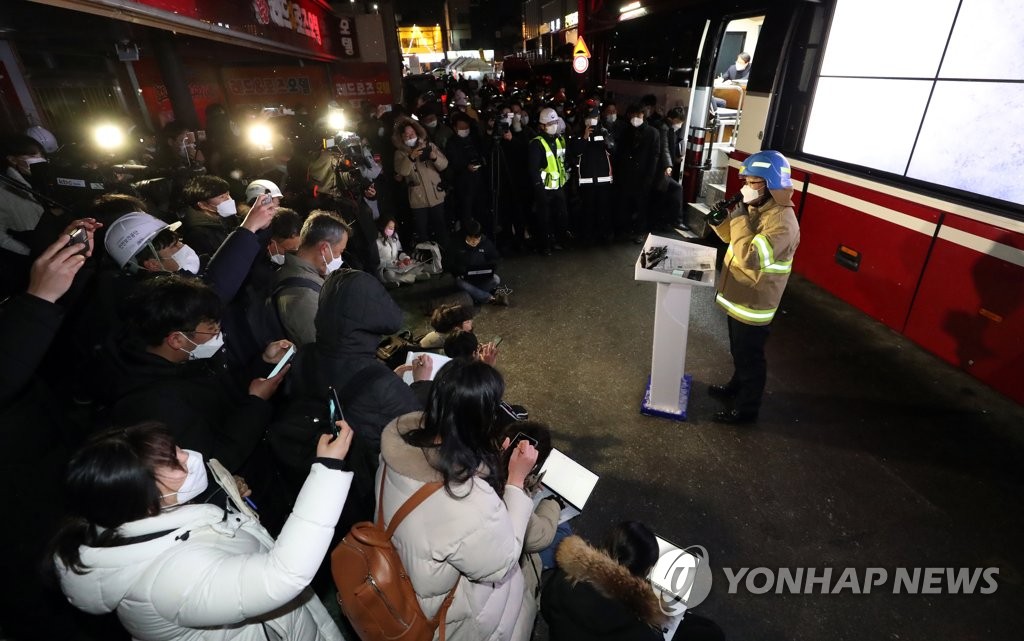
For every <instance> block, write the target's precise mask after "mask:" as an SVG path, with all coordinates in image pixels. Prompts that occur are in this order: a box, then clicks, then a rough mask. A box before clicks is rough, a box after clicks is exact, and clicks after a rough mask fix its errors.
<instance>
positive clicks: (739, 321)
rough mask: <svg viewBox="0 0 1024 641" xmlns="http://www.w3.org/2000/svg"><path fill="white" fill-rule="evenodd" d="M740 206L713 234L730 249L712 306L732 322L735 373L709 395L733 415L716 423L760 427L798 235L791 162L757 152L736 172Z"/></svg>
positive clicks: (725, 414) (719, 416)
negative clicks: (769, 348)
mask: <svg viewBox="0 0 1024 641" xmlns="http://www.w3.org/2000/svg"><path fill="white" fill-rule="evenodd" d="M740 178H741V179H742V180H743V181H744V185H743V187H742V189H741V192H742V195H743V204H741V205H739V206H738V207H736V208H735V209H734V210H733V211H732V212H730V213H729V216H728V218H726V219H725V220H724V221H722V222H721V223H720V224H718V225H716V226H715V227H714V230H715V232H716V233H717V234H718V235H719V237H721V239H722V240H724V241H725V242H727V243H729V248H728V250H727V251H726V253H725V260H724V262H723V263H722V273H721V275H720V276H719V279H718V295H717V297H716V301H717V302H718V304H719V305H721V306H722V308H723V309H724V310H725V313H726V314H728V315H729V318H728V322H729V349H730V351H731V352H732V360H733V367H734V370H735V371H734V373H733V375H732V379H730V380H729V382H728V383H726V384H725V385H712V386H711V387H710V389H709V393H710V394H711V395H712V396H714V397H716V398H718V399H720V400H723V401H726V402H731V408H730V409H728V410H725V411H722V412H718V413H717V414H715V416H714V421H715V422H716V423H752V422H754V421H756V420H757V414H758V411H759V410H760V408H761V396H762V395H763V394H764V386H765V380H766V378H767V373H768V363H767V361H766V360H765V356H764V346H765V342H766V341H767V340H768V333H769V329H770V327H771V322H772V319H773V318H774V317H775V313H776V311H777V310H778V308H779V301H780V300H781V299H782V292H783V290H785V289H786V282H787V281H788V280H789V274H790V271H792V268H793V255H794V254H795V253H796V247H797V245H798V244H799V243H800V227H799V225H798V223H797V220H796V214H795V213H794V212H793V200H792V197H793V182H792V180H791V179H790V168H789V162H788V161H787V160H786V158H785V157H784V156H783V155H782V154H780V153H779V152H777V151H760V152H758V153H756V154H753V155H752V156H750V157H749V158H747V159H746V161H744V163H743V166H742V167H741V168H740Z"/></svg>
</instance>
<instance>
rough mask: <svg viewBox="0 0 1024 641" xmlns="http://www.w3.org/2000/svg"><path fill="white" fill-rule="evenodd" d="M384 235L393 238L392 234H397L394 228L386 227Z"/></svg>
mask: <svg viewBox="0 0 1024 641" xmlns="http://www.w3.org/2000/svg"><path fill="white" fill-rule="evenodd" d="M384 235H385V236H387V237H388V238H391V237H392V236H394V235H395V230H394V229H385V230H384Z"/></svg>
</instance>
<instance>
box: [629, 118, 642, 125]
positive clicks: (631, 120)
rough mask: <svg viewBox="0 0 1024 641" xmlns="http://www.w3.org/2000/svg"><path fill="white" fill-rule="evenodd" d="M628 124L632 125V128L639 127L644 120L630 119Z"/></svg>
mask: <svg viewBox="0 0 1024 641" xmlns="http://www.w3.org/2000/svg"><path fill="white" fill-rule="evenodd" d="M629 124H631V125H633V126H634V127H639V126H640V125H642V124H644V119H643V118H630V119H629Z"/></svg>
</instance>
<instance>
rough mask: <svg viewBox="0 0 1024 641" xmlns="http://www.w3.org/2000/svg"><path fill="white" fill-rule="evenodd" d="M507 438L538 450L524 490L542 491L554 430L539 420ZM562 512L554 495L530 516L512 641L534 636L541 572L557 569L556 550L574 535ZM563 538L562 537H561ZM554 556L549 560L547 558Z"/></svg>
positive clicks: (520, 425)
mask: <svg viewBox="0 0 1024 641" xmlns="http://www.w3.org/2000/svg"><path fill="white" fill-rule="evenodd" d="M505 438H507V439H509V440H510V442H511V443H512V444H513V445H515V444H516V443H518V441H519V440H521V439H523V438H525V439H526V440H529V441H531V442H532V443H533V444H534V447H536V448H537V462H536V463H535V464H534V466H533V469H532V470H530V474H529V476H527V477H526V483H525V484H524V486H523V489H524V490H526V493H527V494H529V495H530V496H536V494H537V492H539V491H540V489H541V488H540V469H541V468H542V467H544V462H545V461H546V460H547V458H548V455H549V454H551V429H550V428H549V427H548V426H547V425H545V424H543V423H538V422H536V421H516V422H514V423H511V424H509V425H508V426H507V427H506V428H505ZM511 451H512V448H509V449H508V450H506V451H505V454H504V455H503V456H502V461H503V462H505V464H506V465H507V462H508V458H509V454H510V452H511ZM561 512H562V504H561V502H560V499H558V497H557V496H555V495H551V496H549V497H547V498H544V499H541V500H540V501H539V502H538V503H537V506H536V507H535V508H534V509H533V514H531V515H530V522H529V523H528V524H527V525H526V538H525V539H524V540H523V554H522V555H521V556H520V557H519V567H520V568H522V571H523V580H524V582H525V591H524V595H525V596H524V599H523V615H522V616H520V617H519V621H518V622H517V624H516V628H515V631H514V632H513V633H512V637H511V639H512V641H529V639H530V637H531V636H532V634H533V625H534V621H535V620H536V618H537V612H538V610H539V608H540V592H541V573H542V572H543V571H544V570H546V569H549V568H551V567H554V561H553V557H554V548H555V547H556V545H557V544H558V543H559V542H560V541H561V540H562V539H563V538H565V536H568V534H569V533H571V529H569V526H568V524H565V527H564V528H563V527H562V526H560V525H559V524H558V518H559V516H560V514H561ZM559 535H560V536H559ZM545 556H547V557H552V558H551V559H550V560H549V559H545V558H544V557H545Z"/></svg>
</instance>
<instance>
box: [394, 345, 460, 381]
mask: <svg viewBox="0 0 1024 641" xmlns="http://www.w3.org/2000/svg"><path fill="white" fill-rule="evenodd" d="M421 354H422V355H424V356H428V357H430V358H431V359H432V360H433V361H434V368H433V369H431V370H430V380H434V377H435V376H437V372H438V370H440V369H441V368H442V367H444V364H445V363H447V362H448V361H450V360H452V359H450V358H448V357H447V356H445V355H444V354H433V353H431V352H409V354H408V355H407V356H406V357H405V364H406V365H412V361H413V359H414V358H416V357H417V356H420V355H421ZM402 380H403V381H405V384H406V385H412V383H413V380H412V371H408V372H406V373H404V374H402Z"/></svg>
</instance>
